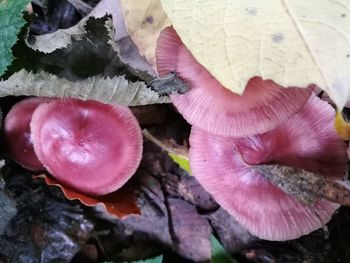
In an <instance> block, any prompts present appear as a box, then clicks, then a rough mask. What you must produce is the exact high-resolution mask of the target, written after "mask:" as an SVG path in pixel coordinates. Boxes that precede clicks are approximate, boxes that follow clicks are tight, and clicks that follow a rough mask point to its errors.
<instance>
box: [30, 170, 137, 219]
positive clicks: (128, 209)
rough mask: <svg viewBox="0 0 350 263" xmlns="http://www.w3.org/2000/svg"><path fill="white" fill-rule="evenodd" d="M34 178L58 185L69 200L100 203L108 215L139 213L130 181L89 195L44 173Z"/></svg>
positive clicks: (51, 184)
mask: <svg viewBox="0 0 350 263" xmlns="http://www.w3.org/2000/svg"><path fill="white" fill-rule="evenodd" d="M35 178H43V179H44V180H45V182H46V184H47V185H49V186H57V187H59V188H60V189H61V190H62V192H63V194H64V195H65V197H66V198H67V199H69V200H79V201H80V202H81V203H82V204H84V205H86V206H97V205H99V204H100V205H102V206H103V207H104V208H105V209H106V211H107V212H108V213H109V214H110V215H114V216H116V217H118V218H123V217H126V216H128V215H131V214H136V215H138V214H140V209H139V208H138V206H137V205H136V195H135V187H134V185H132V184H130V183H129V184H126V185H125V186H123V187H122V188H121V189H119V190H118V191H116V192H114V193H111V194H108V195H104V196H98V197H91V196H87V195H85V194H82V193H79V192H77V191H75V190H72V189H70V188H67V187H65V186H64V185H61V184H60V183H59V182H58V181H56V180H55V179H54V178H52V177H48V176H46V175H45V174H42V175H39V176H36V177H35Z"/></svg>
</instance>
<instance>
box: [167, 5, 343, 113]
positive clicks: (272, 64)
mask: <svg viewBox="0 0 350 263" xmlns="http://www.w3.org/2000/svg"><path fill="white" fill-rule="evenodd" d="M161 2H162V5H163V8H164V9H165V11H166V13H167V15H168V16H169V18H170V20H171V22H172V23H173V26H174V28H175V29H176V31H177V32H178V34H179V35H180V37H181V39H182V40H183V42H184V43H185V45H186V46H187V47H188V48H189V49H190V51H191V52H192V54H193V55H194V56H195V58H196V59H197V60H198V62H199V63H201V64H202V65H203V66H205V67H206V68H207V69H208V70H209V71H210V72H211V74H212V75H213V76H214V77H216V78H217V79H218V81H220V83H221V84H223V85H224V86H225V87H226V88H228V89H230V90H232V91H233V92H236V93H239V94H241V93H242V92H243V91H244V88H245V86H246V83H247V81H248V80H249V79H250V78H251V77H253V76H261V77H262V78H264V79H272V80H274V81H275V82H277V83H279V84H281V85H283V86H299V87H306V86H307V85H308V84H310V83H315V84H317V85H318V86H319V87H321V88H322V89H324V90H326V91H327V92H328V93H329V95H330V97H331V98H332V99H333V100H334V101H335V103H336V104H337V106H338V107H339V108H342V107H343V106H344V104H345V103H346V102H347V101H348V100H349V99H350V1H349V0H307V1H305V0H245V1H236V0H216V1H201V0H161Z"/></svg>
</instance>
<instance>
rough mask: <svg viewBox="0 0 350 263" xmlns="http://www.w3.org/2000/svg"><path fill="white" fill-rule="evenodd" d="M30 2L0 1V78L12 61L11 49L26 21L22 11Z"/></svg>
mask: <svg viewBox="0 0 350 263" xmlns="http://www.w3.org/2000/svg"><path fill="white" fill-rule="evenodd" d="M29 2H30V0H0V76H1V75H2V74H3V73H4V72H5V71H6V69H7V67H8V66H9V65H10V64H11V62H12V60H13V55H12V51H11V47H12V46H13V45H14V44H15V43H16V41H17V34H18V33H19V31H20V29H21V27H23V26H24V24H25V23H26V21H25V20H24V19H23V16H22V11H23V10H24V8H25V7H26V5H27V4H28V3H29Z"/></svg>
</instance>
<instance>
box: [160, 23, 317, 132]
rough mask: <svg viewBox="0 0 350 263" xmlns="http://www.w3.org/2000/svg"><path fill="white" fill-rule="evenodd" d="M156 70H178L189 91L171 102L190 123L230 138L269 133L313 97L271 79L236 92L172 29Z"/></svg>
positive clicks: (165, 38)
mask: <svg viewBox="0 0 350 263" xmlns="http://www.w3.org/2000/svg"><path fill="white" fill-rule="evenodd" d="M156 57H157V70H158V73H159V75H160V76H166V75H167V74H169V73H170V72H175V73H177V74H178V76H179V77H180V78H182V79H183V80H184V81H185V82H186V83H187V84H188V85H189V87H190V91H189V92H187V93H185V94H182V95H179V94H175V95H171V99H172V102H173V103H174V105H175V106H176V108H177V109H178V111H179V112H180V113H181V114H182V115H183V117H184V118H185V119H186V120H187V121H188V122H189V123H190V124H192V125H194V126H197V127H199V128H201V129H203V130H206V131H208V132H212V133H215V134H220V135H228V136H236V137H238V136H247V135H253V134H257V133H263V132H266V131H269V130H271V129H273V128H275V127H277V126H278V125H280V124H281V123H283V122H284V121H285V120H287V119H288V118H289V117H290V116H292V115H293V114H294V113H295V112H297V111H298V110H299V109H300V108H301V107H302V106H303V105H304V104H305V103H306V101H307V99H308V98H309V96H310V94H311V91H312V87H311V86H310V87H309V88H308V89H298V88H283V87H281V86H279V85H277V84H276V83H274V82H273V81H271V80H262V79H261V78H260V77H254V78H252V79H251V80H250V81H249V83H248V84H247V87H246V89H245V91H244V94H243V95H242V96H240V95H237V94H234V93H233V92H231V91H229V90H228V89H226V88H224V87H223V86H221V84H220V83H219V82H218V81H217V80H216V79H215V78H214V77H213V76H212V75H211V74H210V73H209V72H208V71H207V70H206V69H205V68H204V67H203V66H202V65H200V64H199V63H198V62H197V61H196V60H195V58H194V57H193V56H192V54H191V53H190V52H189V50H188V49H187V48H186V47H185V46H184V44H183V43H182V42H181V39H180V38H179V36H178V35H177V34H176V32H175V30H174V29H173V28H171V27H168V28H165V29H164V30H163V31H162V32H161V34H160V37H159V39H158V43H157V50H156Z"/></svg>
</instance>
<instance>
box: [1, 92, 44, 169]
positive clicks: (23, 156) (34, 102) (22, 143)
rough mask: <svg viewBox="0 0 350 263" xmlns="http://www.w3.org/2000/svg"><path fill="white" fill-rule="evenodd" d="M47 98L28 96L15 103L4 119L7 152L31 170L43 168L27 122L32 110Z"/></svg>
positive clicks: (30, 118)
mask: <svg viewBox="0 0 350 263" xmlns="http://www.w3.org/2000/svg"><path fill="white" fill-rule="evenodd" d="M49 101H50V99H49V98H29V99H25V100H22V101H20V102H18V103H16V104H15V105H14V106H13V107H12V108H11V110H10V111H9V113H8V114H7V115H6V118H5V121H4V134H5V139H6V143H7V147H8V150H9V153H10V155H11V157H12V159H13V160H15V161H16V162H17V163H19V164H20V165H21V166H23V167H24V168H27V169H29V170H31V171H43V170H45V168H44V166H43V165H42V163H41V162H40V161H39V160H38V158H37V157H36V154H35V152H34V148H33V140H32V137H31V133H30V127H29V123H30V121H31V120H32V114H33V112H34V110H35V109H36V108H37V107H38V106H39V105H40V104H42V103H46V102H49Z"/></svg>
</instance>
